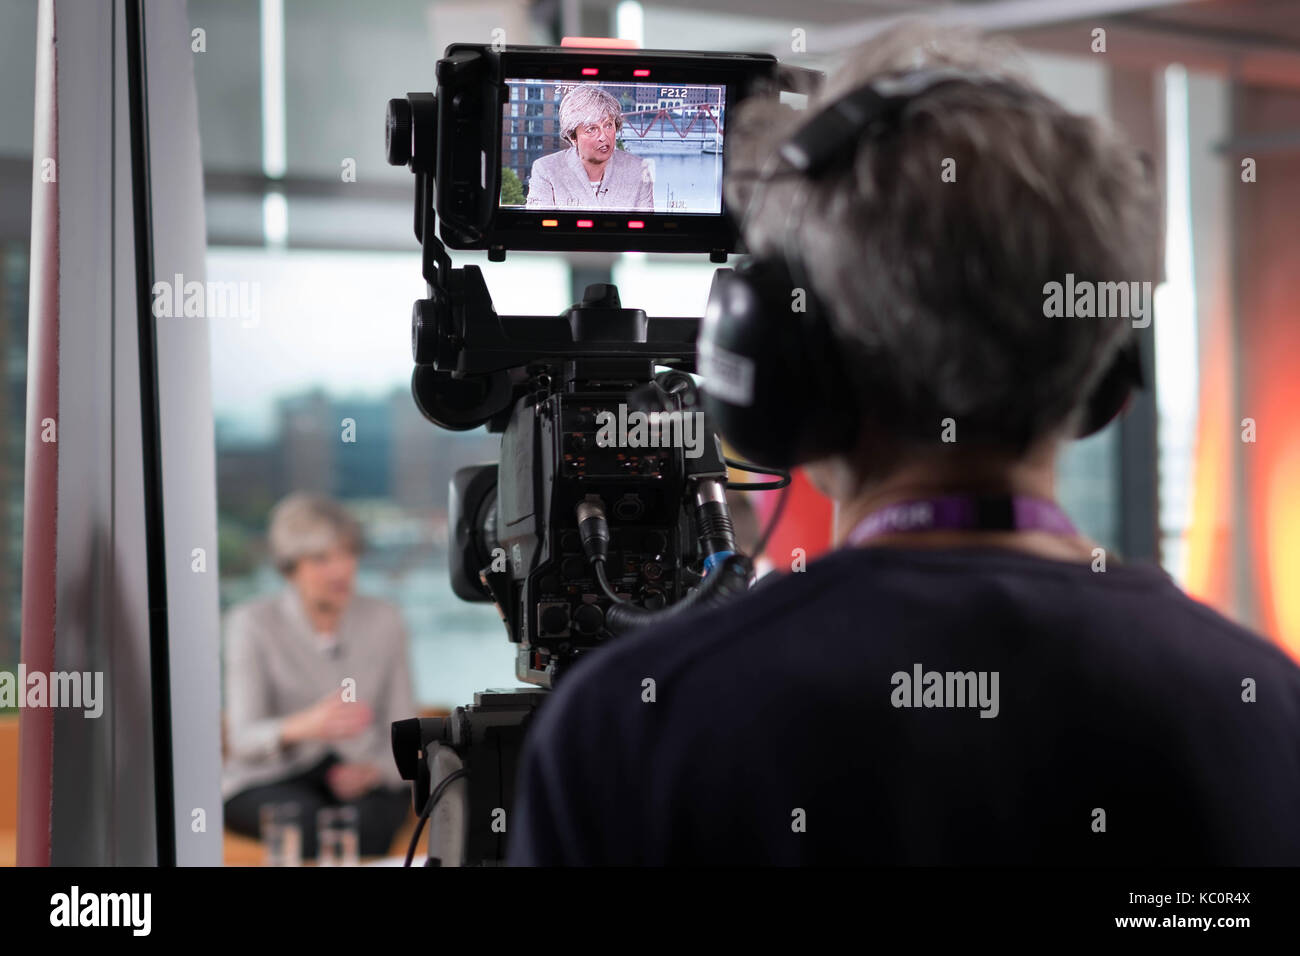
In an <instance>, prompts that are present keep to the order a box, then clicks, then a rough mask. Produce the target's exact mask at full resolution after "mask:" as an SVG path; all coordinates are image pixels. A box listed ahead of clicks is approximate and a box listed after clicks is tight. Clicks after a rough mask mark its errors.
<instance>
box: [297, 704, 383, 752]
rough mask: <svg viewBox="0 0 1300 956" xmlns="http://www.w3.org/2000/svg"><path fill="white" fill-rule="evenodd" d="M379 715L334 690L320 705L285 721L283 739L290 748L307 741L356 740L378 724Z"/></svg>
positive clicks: (302, 711)
mask: <svg viewBox="0 0 1300 956" xmlns="http://www.w3.org/2000/svg"><path fill="white" fill-rule="evenodd" d="M374 719H375V712H374V711H373V710H371V709H370V707H369V706H368V705H366V704H363V703H361V702H360V701H345V700H343V698H342V697H340V696H339V692H338V691H330V692H329V693H328V694H326V695H325V696H324V697H322V698H321V699H320V700H318V701H317V702H316V703H314V704H312V705H311V706H310V707H307V708H305V709H303V710H300V711H298V712H297V713H296V714H290V715H289V716H288V717H286V718H285V720H284V724H283V725H282V726H281V728H280V740H281V742H282V743H284V744H286V745H291V744H298V743H302V742H304V741H307V740H343V739H345V738H347V737H355V736H356V735H357V734H359V733H361V732H362V731H364V730H365V729H366V728H367V727H369V726H370V725H371V723H373V722H374Z"/></svg>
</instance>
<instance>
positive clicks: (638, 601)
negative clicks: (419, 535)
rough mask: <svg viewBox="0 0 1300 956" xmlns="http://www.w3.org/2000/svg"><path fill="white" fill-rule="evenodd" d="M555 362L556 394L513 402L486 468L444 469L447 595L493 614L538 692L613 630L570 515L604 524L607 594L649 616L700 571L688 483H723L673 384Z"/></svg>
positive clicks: (686, 392)
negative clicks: (589, 509) (558, 367)
mask: <svg viewBox="0 0 1300 956" xmlns="http://www.w3.org/2000/svg"><path fill="white" fill-rule="evenodd" d="M565 365H566V369H565V371H564V374H565V377H566V382H565V387H563V388H562V389H559V390H556V391H545V390H539V391H537V392H533V393H530V394H528V395H525V396H523V397H521V398H520V399H519V401H518V402H517V403H516V405H515V407H514V409H513V412H512V415H511V418H510V421H509V423H508V425H507V426H506V428H505V430H504V433H503V435H502V441H501V461H500V463H499V465H498V464H490V465H482V466H477V467H473V468H466V469H461V471H460V472H458V473H457V475H456V477H455V479H454V480H453V494H452V508H451V514H450V515H449V524H450V526H451V527H452V529H453V534H454V547H456V548H457V549H458V557H457V558H456V560H455V561H454V564H453V571H452V578H453V585H452V586H453V589H454V590H455V592H456V594H457V595H458V596H460V597H462V598H464V599H467V600H492V601H494V602H495V603H496V604H497V605H498V607H500V608H501V609H502V614H503V616H504V617H505V619H506V623H507V630H508V632H509V635H510V639H511V640H512V641H514V642H516V643H518V644H519V651H518V655H517V664H516V674H515V676H516V677H517V678H518V679H519V680H521V681H525V682H527V683H532V684H539V685H541V686H544V687H549V686H552V685H553V684H554V682H555V680H556V679H557V677H558V676H559V674H560V673H561V672H562V671H563V670H564V669H566V668H567V667H568V666H570V665H571V664H572V663H573V662H575V661H576V660H577V659H578V658H579V657H580V656H582V655H583V654H585V653H587V652H588V651H590V650H591V649H592V648H595V647H598V646H599V645H600V644H601V643H603V642H605V641H606V640H608V639H609V638H611V637H613V636H614V635H615V633H616V632H617V630H618V627H617V625H616V624H614V625H611V621H610V620H609V614H610V607H611V604H612V603H613V602H612V598H610V597H609V596H607V595H606V594H605V593H603V590H602V588H601V586H600V583H599V581H598V580H597V578H596V576H595V570H594V567H593V565H592V563H591V562H590V561H589V559H588V557H587V555H586V554H585V553H584V548H583V543H582V540H581V535H580V532H579V519H578V506H579V505H580V504H583V503H584V502H588V501H590V500H592V499H593V498H594V499H596V500H598V501H599V502H600V504H601V506H602V509H603V510H604V512H605V513H606V515H607V521H608V525H609V550H608V557H607V559H606V567H607V568H608V569H609V572H608V577H609V580H610V583H611V584H612V586H613V589H614V591H615V592H616V593H617V594H618V595H619V596H620V597H621V598H622V599H623V600H625V601H627V602H629V603H630V604H631V605H632V606H634V607H639V608H642V609H644V610H645V611H647V612H656V611H660V610H662V609H664V608H666V607H668V606H669V605H672V604H675V603H676V602H677V601H678V600H679V599H680V598H681V596H682V594H683V590H684V588H685V587H686V586H689V585H694V584H698V583H699V582H700V581H701V580H702V579H703V577H704V576H705V570H706V569H705V568H704V567H703V565H702V561H703V560H704V558H705V557H706V555H705V553H704V550H703V549H702V548H701V546H700V543H699V536H698V534H697V533H695V532H696V531H697V530H698V529H697V520H698V518H697V515H696V511H695V508H694V507H693V505H694V503H695V502H694V500H693V498H692V495H691V494H689V493H688V492H689V487H688V485H692V486H693V485H698V484H699V483H700V482H702V481H707V480H712V481H717V482H721V481H723V480H725V477H726V466H725V464H724V463H723V461H722V456H721V450H720V445H719V442H718V439H717V437H716V435H714V434H713V433H711V432H708V431H707V428H706V426H705V424H704V415H703V412H701V411H700V410H699V408H698V395H697V393H696V392H695V390H694V387H693V385H692V384H690V382H689V379H688V378H687V377H686V376H684V375H681V374H680V373H675V372H661V373H659V375H658V376H653V377H652V369H651V366H650V363H648V362H645V361H638V360H635V359H633V360H622V361H609V360H604V361H599V362H568V363H565ZM665 385H667V386H670V387H671V386H677V388H676V390H673V391H670V390H669V389H668V388H666V387H665ZM638 428H639V429H640V432H639V434H638V431H637V430H638ZM620 437H622V438H624V439H629V438H630V439H631V441H625V442H623V443H620V442H619V438H620ZM611 439H612V440H611Z"/></svg>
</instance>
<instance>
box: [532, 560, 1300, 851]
mask: <svg viewBox="0 0 1300 956" xmlns="http://www.w3.org/2000/svg"><path fill="white" fill-rule="evenodd" d="M508 840H509V844H508V845H509V862H511V863H513V864H523V865H565V864H576V865H585V864H651V865H655V864H715V863H716V864H733V863H734V864H855V865H856V864H886V865H888V864H1001V863H1012V864H1043V865H1047V864H1064V865H1077V864H1120V865H1125V864H1137V865H1149V864H1222V865H1252V864H1289V865H1297V864H1300V669H1298V668H1297V667H1296V666H1295V664H1294V663H1293V662H1292V661H1291V659H1290V658H1289V657H1287V656H1286V654H1284V653H1283V652H1282V651H1281V650H1279V649H1278V648H1277V647H1276V646H1275V645H1273V644H1272V643H1270V642H1268V641H1266V640H1264V639H1262V638H1260V637H1258V636H1256V635H1255V634H1253V633H1251V632H1249V631H1247V630H1245V629H1243V628H1241V627H1238V626H1237V625H1235V624H1232V623H1231V622H1229V621H1228V620H1226V619H1225V618H1224V617H1222V616H1221V615H1219V614H1218V613H1216V612H1214V611H1213V610H1210V609H1209V608H1207V607H1206V606H1204V605H1202V604H1200V603H1198V602H1196V601H1194V600H1192V599H1191V598H1189V597H1187V596H1186V595H1185V594H1184V593H1183V592H1182V591H1180V590H1179V589H1178V588H1177V586H1176V585H1175V584H1174V583H1173V582H1172V581H1171V580H1170V579H1169V578H1168V577H1167V576H1166V575H1165V574H1164V572H1163V571H1161V570H1159V569H1158V568H1156V567H1154V566H1150V565H1142V564H1135V565H1125V566H1120V565H1118V564H1117V563H1116V562H1115V561H1114V560H1113V559H1112V561H1111V563H1110V566H1109V567H1108V569H1107V570H1106V571H1105V572H1094V571H1092V570H1091V568H1090V566H1089V565H1087V564H1083V563H1079V564H1071V563H1066V562H1062V561H1055V560H1049V559H1044V558H1039V557H1035V556H1032V555H1028V554H1024V553H1020V552H1016V551H1011V550H999V549H991V548H979V549H951V550H942V551H938V550H919V549H918V550H911V549H899V548H879V547H877V548H860V549H849V550H842V551H837V552H833V553H831V554H829V555H827V556H825V557H824V558H822V559H820V560H817V561H815V562H812V563H811V564H810V565H809V566H808V568H807V570H806V571H804V572H802V573H790V574H783V575H771V576H769V577H767V578H764V579H763V580H762V581H760V582H759V584H758V586H757V587H755V588H754V589H753V590H752V591H751V592H750V593H749V594H747V595H745V596H744V597H743V598H741V599H739V600H737V601H735V602H733V603H731V604H729V605H726V606H724V607H721V608H713V609H707V610H704V611H701V612H694V613H692V614H691V615H690V616H688V617H687V618H685V619H684V620H681V621H675V622H672V623H671V624H665V625H662V626H654V627H650V628H647V629H645V630H644V631H641V632H638V633H636V634H632V635H628V636H626V637H623V638H619V639H616V640H615V641H613V642H611V643H610V645H609V646H608V647H604V648H601V649H600V650H599V651H597V652H595V653H593V654H591V655H589V656H588V657H587V658H586V659H585V660H584V661H582V662H581V663H580V664H578V665H577V666H575V667H574V669H573V671H572V672H571V674H570V675H569V676H568V678H567V680H564V681H562V682H561V686H560V687H559V689H558V690H557V691H556V692H555V693H554V695H553V696H552V697H551V699H550V700H548V701H547V702H546V703H545V704H544V705H543V706H542V708H541V710H540V711H539V713H538V715H537V717H536V718H535V720H534V721H533V724H532V725H531V726H530V727H529V729H528V734H527V739H526V744H525V752H524V756H523V758H522V761H521V766H520V776H519V778H518V789H517V792H516V795H515V808H514V812H513V814H512V819H511V822H510V827H509V837H508Z"/></svg>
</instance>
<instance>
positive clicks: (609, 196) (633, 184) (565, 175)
mask: <svg viewBox="0 0 1300 956" xmlns="http://www.w3.org/2000/svg"><path fill="white" fill-rule="evenodd" d="M606 165H607V167H608V168H607V169H606V170H605V175H604V177H603V178H602V179H601V187H600V193H599V194H597V193H596V191H595V190H594V189H593V188H592V186H591V181H590V180H589V179H588V178H587V170H586V168H585V167H584V166H583V165H582V160H580V159H578V150H577V149H576V148H575V147H573V146H570V147H569V148H568V149H565V150H562V151H561V152H558V153H551V154H550V155H549V156H543V157H541V158H540V159H538V160H536V161H534V162H533V172H532V178H531V179H530V180H529V181H528V205H529V206H532V207H536V208H538V209H572V210H582V209H626V210H630V211H631V210H635V211H641V212H654V206H655V199H654V194H655V184H654V176H653V174H652V171H651V166H650V164H649V163H647V162H646V161H645V160H644V159H638V158H637V157H636V156H633V155H632V154H631V153H629V152H627V151H626V150H622V149H616V150H614V153H613V155H612V156H610V158H609V162H608V163H607V164H606Z"/></svg>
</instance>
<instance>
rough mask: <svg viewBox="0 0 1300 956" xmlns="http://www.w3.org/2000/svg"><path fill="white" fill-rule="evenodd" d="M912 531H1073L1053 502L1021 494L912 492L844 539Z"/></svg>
mask: <svg viewBox="0 0 1300 956" xmlns="http://www.w3.org/2000/svg"><path fill="white" fill-rule="evenodd" d="M913 531H1050V532H1052V533H1054V534H1068V535H1073V534H1078V532H1077V531H1076V530H1075V527H1074V525H1073V524H1072V523H1071V522H1070V519H1069V518H1068V517H1067V516H1066V514H1065V512H1064V511H1062V510H1061V509H1060V507H1059V506H1057V505H1056V503H1055V502H1052V501H1047V500H1045V499H1043V498H1029V497H1025V496H1023V495H1014V496H1009V495H997V496H967V495H950V496H946V497H942V498H918V499H915V500H912V501H900V502H897V503H896V504H892V505H888V506H886V507H884V508H881V509H879V510H877V511H873V512H871V514H869V515H867V516H866V517H865V518H863V519H862V520H861V521H860V522H858V524H857V526H856V527H854V528H853V530H852V531H850V532H849V533H848V535H847V537H846V538H845V543H847V544H850V545H860V544H863V543H865V542H867V541H870V540H871V539H872V538H878V537H880V536H881V535H886V534H906V533H909V532H913Z"/></svg>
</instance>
